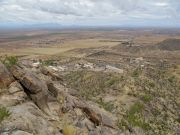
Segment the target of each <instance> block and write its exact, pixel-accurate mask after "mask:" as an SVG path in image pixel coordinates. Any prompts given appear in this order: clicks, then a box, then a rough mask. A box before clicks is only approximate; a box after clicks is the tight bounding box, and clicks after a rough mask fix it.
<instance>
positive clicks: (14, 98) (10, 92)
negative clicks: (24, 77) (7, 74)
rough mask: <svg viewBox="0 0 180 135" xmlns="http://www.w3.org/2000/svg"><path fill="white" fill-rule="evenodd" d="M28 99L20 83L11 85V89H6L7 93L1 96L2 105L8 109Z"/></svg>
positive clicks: (15, 82) (0, 103)
mask: <svg viewBox="0 0 180 135" xmlns="http://www.w3.org/2000/svg"><path fill="white" fill-rule="evenodd" d="M27 98H28V97H27V94H26V93H25V92H24V89H23V87H22V86H21V85H20V84H19V82H17V81H14V82H12V83H11V84H10V85H9V89H6V91H5V92H3V93H2V94H1V95H0V105H1V106H6V107H10V106H14V105H17V104H20V103H23V102H24V101H25V100H26V99H27Z"/></svg>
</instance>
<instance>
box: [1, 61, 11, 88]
mask: <svg viewBox="0 0 180 135" xmlns="http://www.w3.org/2000/svg"><path fill="white" fill-rule="evenodd" d="M13 81H14V78H13V76H12V75H11V73H10V72H9V71H8V69H7V68H6V67H5V65H3V64H2V63H1V62H0V88H5V87H8V86H9V85H10V84H11V83H12V82H13Z"/></svg>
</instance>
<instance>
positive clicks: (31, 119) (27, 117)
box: [1, 102, 61, 135]
mask: <svg viewBox="0 0 180 135" xmlns="http://www.w3.org/2000/svg"><path fill="white" fill-rule="evenodd" d="M9 111H10V112H11V117H10V118H9V119H7V120H5V121H3V123H2V126H1V133H2V134H3V135H8V134H13V135H21V134H22V133H24V134H23V135H26V134H27V135H32V134H33V135H34V134H38V135H61V133H60V132H59V130H58V128H57V127H56V126H54V125H53V124H52V123H51V122H50V121H49V120H48V117H47V116H46V115H44V114H43V113H42V111H41V110H39V108H37V106H36V105H35V104H34V103H32V102H26V103H24V104H19V105H17V106H12V107H11V108H10V109H9ZM17 133H19V134H17ZM20 133H21V134H20Z"/></svg>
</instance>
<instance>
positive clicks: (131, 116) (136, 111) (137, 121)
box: [118, 102, 150, 130]
mask: <svg viewBox="0 0 180 135" xmlns="http://www.w3.org/2000/svg"><path fill="white" fill-rule="evenodd" d="M143 110H144V104H142V103H140V102H136V103H135V104H134V105H132V106H131V107H130V109H129V110H128V111H127V112H126V115H125V116H124V118H123V119H122V120H121V121H120V122H119V124H118V125H119V128H122V127H123V126H124V127H125V128H126V129H128V127H129V125H131V126H133V127H141V128H142V129H144V130H148V129H150V125H149V124H148V123H147V122H146V121H145V119H144V118H143V117H142V116H141V113H142V111H143Z"/></svg>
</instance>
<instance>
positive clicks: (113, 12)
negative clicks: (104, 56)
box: [0, 0, 180, 25]
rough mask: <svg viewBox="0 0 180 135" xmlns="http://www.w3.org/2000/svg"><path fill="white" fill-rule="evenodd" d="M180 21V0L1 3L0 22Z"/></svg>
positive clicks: (14, 0) (10, 0)
mask: <svg viewBox="0 0 180 135" xmlns="http://www.w3.org/2000/svg"><path fill="white" fill-rule="evenodd" d="M165 20H167V21H169V23H170V24H173V23H174V24H177V23H178V22H180V1H179V0H148V1H147V0H136V1H135V0H0V22H1V23H6V22H8V23H9V22H14V23H59V24H83V25H96V24H97V25H100V24H102V25H111V24H117V25H118V24H125V23H126V22H128V23H129V22H131V23H132V24H133V23H134V24H136V23H138V22H151V23H158V22H160V23H161V22H163V21H165Z"/></svg>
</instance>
